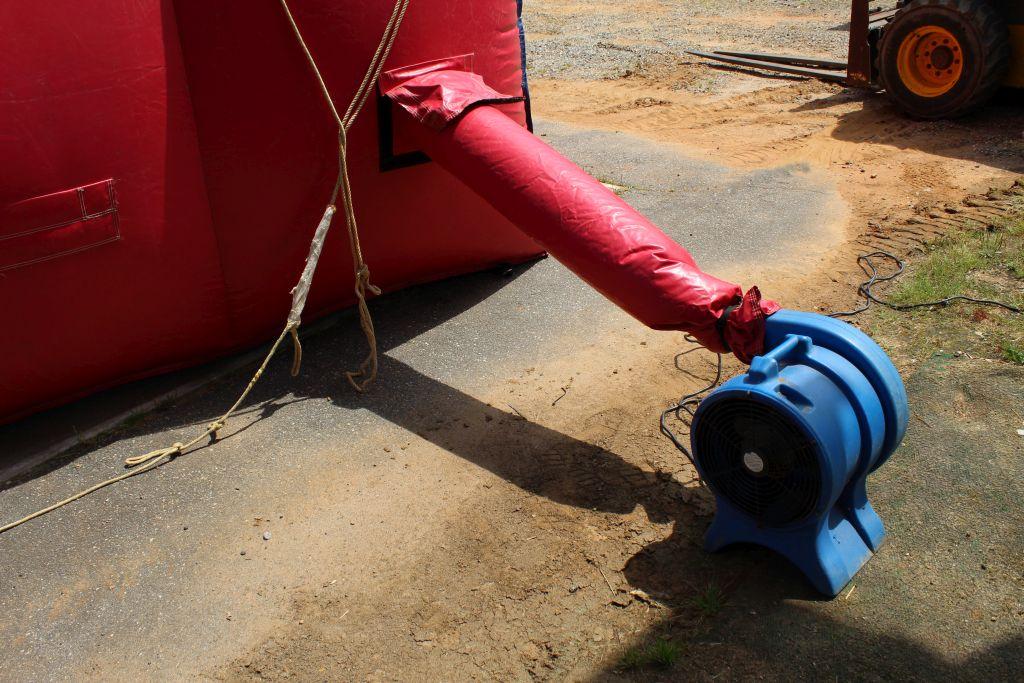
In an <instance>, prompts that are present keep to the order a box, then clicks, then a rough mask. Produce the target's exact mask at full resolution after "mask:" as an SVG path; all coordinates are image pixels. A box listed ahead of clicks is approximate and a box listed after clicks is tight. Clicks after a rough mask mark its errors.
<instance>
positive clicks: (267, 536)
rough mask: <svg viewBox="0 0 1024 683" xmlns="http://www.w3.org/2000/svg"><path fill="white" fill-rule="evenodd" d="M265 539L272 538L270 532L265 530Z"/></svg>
mask: <svg viewBox="0 0 1024 683" xmlns="http://www.w3.org/2000/svg"><path fill="white" fill-rule="evenodd" d="M263 540H264V541H269V540H270V532H269V531H264V532H263Z"/></svg>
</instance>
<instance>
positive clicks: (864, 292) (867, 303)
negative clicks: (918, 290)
mask: <svg viewBox="0 0 1024 683" xmlns="http://www.w3.org/2000/svg"><path fill="white" fill-rule="evenodd" d="M873 258H885V259H888V260H890V261H892V262H893V263H895V264H896V270H895V271H894V272H892V273H890V274H889V275H881V274H880V273H879V270H878V266H876V265H875V262H874V261H873V260H872V259H873ZM857 264H858V265H859V266H860V267H861V270H863V271H864V274H865V275H867V276H868V279H867V280H865V281H864V282H862V283H860V285H859V286H858V287H857V293H858V294H860V295H861V296H863V297H864V304H863V305H862V306H860V307H859V308H855V309H853V310H852V311H840V312H838V313H830V314H829V317H830V318H845V317H849V316H852V315H857V314H858V313H863V312H864V311H866V310H868V308H870V307H871V304H872V302H874V303H876V304H880V305H882V306H885V307H886V308H891V309H892V310H894V311H909V310H912V309H915V308H929V307H931V306H948V305H950V304H953V303H956V302H958V301H964V302H967V303H973V304H979V305H981V306H997V307H999V308H1004V309H1006V310H1007V311H1010V312H1012V313H1020V312H1021V310H1020V309H1019V308H1017V307H1016V306H1011V305H1010V304H1007V303H1003V302H1002V301H993V300H991V299H976V298H974V297H972V296H963V295H959V294H958V295H957V296H949V297H946V298H945V299H939V300H938V301H925V302H923V303H919V304H894V303H891V302H889V301H885V300H883V299H879V298H878V297H877V296H875V295H874V294H873V293H872V291H871V288H872V287H874V286H875V285H877V284H878V283H880V282H889V281H890V280H895V279H896V278H898V277H899V276H900V275H902V274H903V271H904V270H905V269H906V267H907V264H906V262H905V261H903V259H901V258H899V257H898V256H896V255H895V254H891V253H889V252H888V251H873V252H871V253H870V254H861V255H860V256H858V257H857Z"/></svg>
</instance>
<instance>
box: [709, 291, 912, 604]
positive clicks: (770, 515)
mask: <svg viewBox="0 0 1024 683" xmlns="http://www.w3.org/2000/svg"><path fill="white" fill-rule="evenodd" d="M765 348H766V349H771V350H770V351H768V352H767V353H765V354H764V355H763V356H758V357H757V358H755V359H754V360H753V362H752V363H751V364H750V370H749V371H748V372H747V374H745V375H741V376H739V377H735V378H733V379H731V380H729V381H728V382H726V383H725V384H723V385H722V386H721V387H719V388H718V389H716V390H715V391H714V392H712V393H711V394H709V395H708V396H707V397H706V398H705V399H704V400H703V401H702V402H701V404H700V406H699V407H698V408H697V411H696V413H695V414H694V418H693V424H692V428H691V431H690V439H691V445H692V450H693V458H694V464H695V465H696V467H697V470H698V471H699V472H700V475H701V478H702V479H703V480H704V482H705V483H706V484H707V485H708V487H709V488H710V489H711V491H712V493H714V495H715V498H716V501H717V506H718V512H717V514H716V516H715V520H714V522H713V523H712V525H711V528H710V529H709V530H708V533H707V537H706V546H707V548H708V550H711V551H715V550H718V549H720V548H722V547H724V546H727V545H730V544H733V543H756V544H758V545H762V546H766V547H768V548H771V549H773V550H775V551H777V552H779V553H781V554H782V555H783V556H785V557H786V558H788V559H789V560H790V561H792V562H793V563H794V564H795V565H796V566H797V567H799V568H800V569H801V570H802V571H803V572H804V574H806V575H807V577H808V578H809V579H810V581H811V582H812V583H813V584H814V586H815V587H816V588H817V589H818V590H819V591H821V592H822V593H825V594H826V595H832V596H834V595H836V594H838V593H839V591H840V590H842V589H843V587H844V586H846V584H848V583H849V582H850V580H851V579H852V578H853V576H854V574H856V573H857V571H858V570H859V569H860V568H861V567H862V566H864V563H865V562H867V561H868V559H870V557H871V555H872V554H873V553H874V552H875V551H876V550H878V548H879V546H880V545H881V543H882V540H883V538H884V537H885V530H884V528H883V526H882V520H881V519H879V517H878V515H877V514H876V513H875V511H874V509H872V507H871V503H870V502H868V498H867V489H866V484H865V482H866V479H867V476H868V474H870V473H871V472H872V471H874V470H875V469H877V468H878V467H879V466H880V465H881V464H882V463H883V462H885V460H886V459H887V458H888V457H889V456H890V455H891V454H892V453H893V451H894V450H896V447H897V446H898V445H899V443H900V441H901V440H902V439H903V434H904V432H905V431H906V428H907V419H908V414H909V411H908V407H907V394H906V390H905V389H904V387H903V381H902V380H901V379H900V375H899V373H898V372H897V371H896V368H895V367H894V366H893V364H892V361H890V360H889V357H888V356H887V355H886V354H885V352H884V351H883V350H882V349H881V348H880V347H879V346H878V344H876V343H875V342H874V341H872V340H871V338H870V337H868V336H867V335H866V334H864V333H863V332H861V331H860V330H858V329H857V328H855V327H853V326H851V325H848V324H846V323H843V322H840V321H838V320H835V319H833V318H828V317H825V316H822V315H817V314H813V313H798V312H795V311H780V312H778V313H776V314H775V315H773V316H771V317H770V318H768V320H767V333H766V339H765Z"/></svg>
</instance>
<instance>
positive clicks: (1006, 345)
mask: <svg viewBox="0 0 1024 683" xmlns="http://www.w3.org/2000/svg"><path fill="white" fill-rule="evenodd" d="M1003 358H1004V359H1005V360H1008V361H1010V362H1011V363H1014V364H1016V365H1024V346H1022V345H1020V344H1014V343H1013V342H1003Z"/></svg>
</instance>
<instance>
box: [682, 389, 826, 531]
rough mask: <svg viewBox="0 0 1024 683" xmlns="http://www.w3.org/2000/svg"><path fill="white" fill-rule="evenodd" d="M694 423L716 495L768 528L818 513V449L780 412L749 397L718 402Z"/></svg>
mask: <svg viewBox="0 0 1024 683" xmlns="http://www.w3.org/2000/svg"><path fill="white" fill-rule="evenodd" d="M699 417H700V419H698V420H697V421H696V423H695V424H694V431H693V447H694V456H695V457H696V458H697V462H698V464H699V465H700V467H701V469H702V470H703V474H704V479H705V481H706V482H707V484H708V486H709V487H710V488H711V490H712V491H714V492H715V493H716V494H718V495H721V496H724V497H725V498H726V499H727V500H728V501H729V502H730V503H732V504H733V505H734V506H736V507H737V508H739V509H740V510H741V511H743V512H745V513H746V514H748V515H750V516H751V517H753V518H754V519H756V520H757V521H758V522H759V523H760V524H762V525H764V526H783V525H786V524H790V523H793V522H796V521H799V520H801V519H804V518H805V517H807V516H808V515H810V514H811V513H813V512H814V508H815V506H816V505H817V503H818V499H819V497H820V495H821V465H820V463H819V458H818V448H817V445H816V444H815V442H814V441H812V440H811V439H810V438H809V437H808V436H807V434H806V433H805V432H804V430H803V429H801V428H800V426H799V425H798V424H796V422H795V421H794V420H793V419H792V418H790V417H788V416H787V415H785V414H784V413H783V412H781V411H780V410H778V409H776V408H774V407H772V406H770V405H768V404H766V403H762V402H760V401H755V400H752V399H749V398H727V399H722V400H718V401H716V402H715V403H713V404H712V405H708V406H706V407H705V408H704V409H703V410H701V411H700V416H699Z"/></svg>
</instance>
